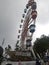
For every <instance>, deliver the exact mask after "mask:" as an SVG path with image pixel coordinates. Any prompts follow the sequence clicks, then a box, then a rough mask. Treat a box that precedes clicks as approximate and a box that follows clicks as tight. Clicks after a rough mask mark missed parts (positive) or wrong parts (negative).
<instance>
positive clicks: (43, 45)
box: [33, 35, 49, 58]
mask: <svg viewBox="0 0 49 65" xmlns="http://www.w3.org/2000/svg"><path fill="white" fill-rule="evenodd" d="M33 49H34V51H35V53H38V54H39V55H40V56H41V57H42V58H43V56H44V54H45V52H46V51H47V49H49V36H45V35H42V36H41V37H40V38H37V39H36V41H35V42H34V46H33Z"/></svg>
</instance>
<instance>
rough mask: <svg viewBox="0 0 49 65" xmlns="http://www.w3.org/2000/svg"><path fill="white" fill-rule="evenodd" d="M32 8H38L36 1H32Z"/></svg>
mask: <svg viewBox="0 0 49 65" xmlns="http://www.w3.org/2000/svg"><path fill="white" fill-rule="evenodd" d="M31 8H32V10H33V9H34V10H35V9H36V8H37V6H36V2H32V6H31Z"/></svg>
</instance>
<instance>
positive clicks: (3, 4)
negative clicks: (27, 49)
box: [0, 0, 49, 46]
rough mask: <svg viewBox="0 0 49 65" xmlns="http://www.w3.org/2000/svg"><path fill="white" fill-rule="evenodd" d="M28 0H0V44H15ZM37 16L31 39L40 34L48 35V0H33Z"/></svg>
mask: <svg viewBox="0 0 49 65" xmlns="http://www.w3.org/2000/svg"><path fill="white" fill-rule="evenodd" d="M27 1H28V0H0V45H1V43H2V40H3V38H5V44H4V46H5V45H6V46H7V44H10V45H12V46H14V45H15V43H16V41H17V34H18V30H19V25H20V21H21V18H22V14H23V11H24V9H25V5H26V3H27ZM35 1H36V2H37V12H38V16H37V19H36V31H35V33H34V36H33V40H35V39H36V38H37V37H40V36H41V35H42V34H45V35H49V0H35Z"/></svg>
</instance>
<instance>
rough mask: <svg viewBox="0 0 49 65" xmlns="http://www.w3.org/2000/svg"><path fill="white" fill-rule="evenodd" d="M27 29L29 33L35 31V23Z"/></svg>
mask: <svg viewBox="0 0 49 65" xmlns="http://www.w3.org/2000/svg"><path fill="white" fill-rule="evenodd" d="M29 29H30V32H31V33H33V32H35V24H32V25H30V27H29Z"/></svg>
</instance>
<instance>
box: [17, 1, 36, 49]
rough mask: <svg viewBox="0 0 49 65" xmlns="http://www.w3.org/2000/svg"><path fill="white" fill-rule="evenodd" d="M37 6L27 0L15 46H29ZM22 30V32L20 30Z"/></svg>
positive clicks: (33, 29) (33, 30)
mask: <svg viewBox="0 0 49 65" xmlns="http://www.w3.org/2000/svg"><path fill="white" fill-rule="evenodd" d="M36 8H37V4H36V2H35V1H34V0H29V1H28V3H27V4H26V7H25V9H24V13H23V15H22V19H21V24H20V30H19V31H18V33H19V35H18V40H17V44H20V46H21V47H22V48H24V45H25V43H26V47H29V46H31V41H32V35H33V33H34V32H35V27H36V25H35V23H36V17H37V11H36ZM21 29H22V30H21Z"/></svg>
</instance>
